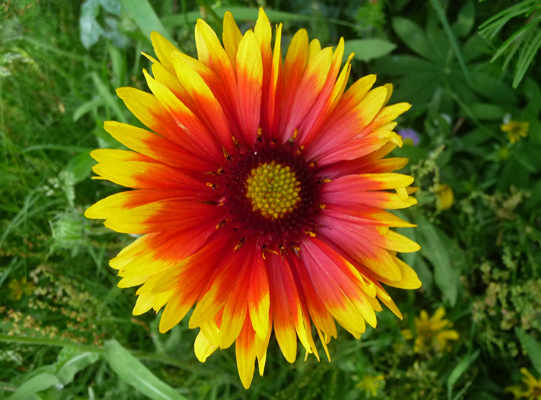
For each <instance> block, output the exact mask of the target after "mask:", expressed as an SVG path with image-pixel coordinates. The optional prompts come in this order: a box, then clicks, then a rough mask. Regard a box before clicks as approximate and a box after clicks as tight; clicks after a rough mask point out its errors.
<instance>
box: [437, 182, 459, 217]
mask: <svg viewBox="0 0 541 400" xmlns="http://www.w3.org/2000/svg"><path fill="white" fill-rule="evenodd" d="M436 196H437V199H438V208H439V209H440V210H441V211H445V210H448V209H450V208H451V206H452V205H453V202H454V200H455V197H454V195H453V189H452V188H451V186H449V185H447V184H445V183H442V184H440V185H439V186H438V187H437V188H436Z"/></svg>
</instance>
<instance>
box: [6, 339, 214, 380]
mask: <svg viewBox="0 0 541 400" xmlns="http://www.w3.org/2000/svg"><path fill="white" fill-rule="evenodd" d="M0 342H6V343H22V344H28V345H31V346H39V345H41V346H54V347H67V346H72V347H75V348H76V349H78V350H80V351H85V352H91V353H97V354H101V355H104V354H105V349H104V348H103V347H98V346H90V345H88V344H80V343H76V342H71V341H68V340H59V339H49V338H39V337H29V336H17V335H0ZM130 353H131V354H133V356H135V357H137V358H138V359H140V360H147V361H155V362H159V363H162V364H166V365H172V366H174V367H177V368H180V369H183V370H185V371H194V369H196V370H197V373H198V374H202V375H210V374H211V373H214V371H211V369H209V368H197V367H194V366H193V365H191V364H190V365H188V364H186V363H183V362H182V361H180V360H179V359H177V358H174V357H167V356H161V355H159V354H153V353H145V352H142V351H130Z"/></svg>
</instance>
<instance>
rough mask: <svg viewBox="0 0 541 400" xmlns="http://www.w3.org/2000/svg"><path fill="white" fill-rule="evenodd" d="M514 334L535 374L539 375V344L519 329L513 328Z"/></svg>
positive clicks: (540, 370)
mask: <svg viewBox="0 0 541 400" xmlns="http://www.w3.org/2000/svg"><path fill="white" fill-rule="evenodd" d="M515 334H516V335H517V337H518V340H519V341H520V344H521V345H522V348H523V350H524V351H525V352H526V355H527V356H528V357H529V358H530V361H531V362H532V365H533V366H534V368H535V369H536V370H537V373H538V374H541V343H539V342H538V341H537V340H535V339H534V338H533V337H531V336H530V335H528V334H527V333H526V332H524V331H523V330H522V329H520V328H515Z"/></svg>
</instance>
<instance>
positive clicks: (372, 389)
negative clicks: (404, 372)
mask: <svg viewBox="0 0 541 400" xmlns="http://www.w3.org/2000/svg"><path fill="white" fill-rule="evenodd" d="M384 385H385V380H384V378H383V375H378V376H373V375H365V376H363V379H362V380H361V381H360V382H359V383H358V384H357V387H358V388H359V389H362V390H364V391H365V392H366V393H368V394H369V395H370V396H371V397H374V396H375V395H376V394H377V393H378V390H379V389H381V388H382V387H383V386H384Z"/></svg>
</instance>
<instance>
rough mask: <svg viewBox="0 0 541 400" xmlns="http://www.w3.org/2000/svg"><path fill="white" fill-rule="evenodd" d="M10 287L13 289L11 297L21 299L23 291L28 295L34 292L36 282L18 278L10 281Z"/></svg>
mask: <svg viewBox="0 0 541 400" xmlns="http://www.w3.org/2000/svg"><path fill="white" fill-rule="evenodd" d="M8 288H9V290H10V291H11V293H10V294H9V297H11V298H12V299H13V300H20V298H21V297H22V296H23V293H24V294H27V295H29V294H31V293H32V291H33V290H34V282H27V281H26V278H22V279H21V280H20V281H18V280H17V279H12V280H11V281H10V282H9V285H8Z"/></svg>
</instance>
